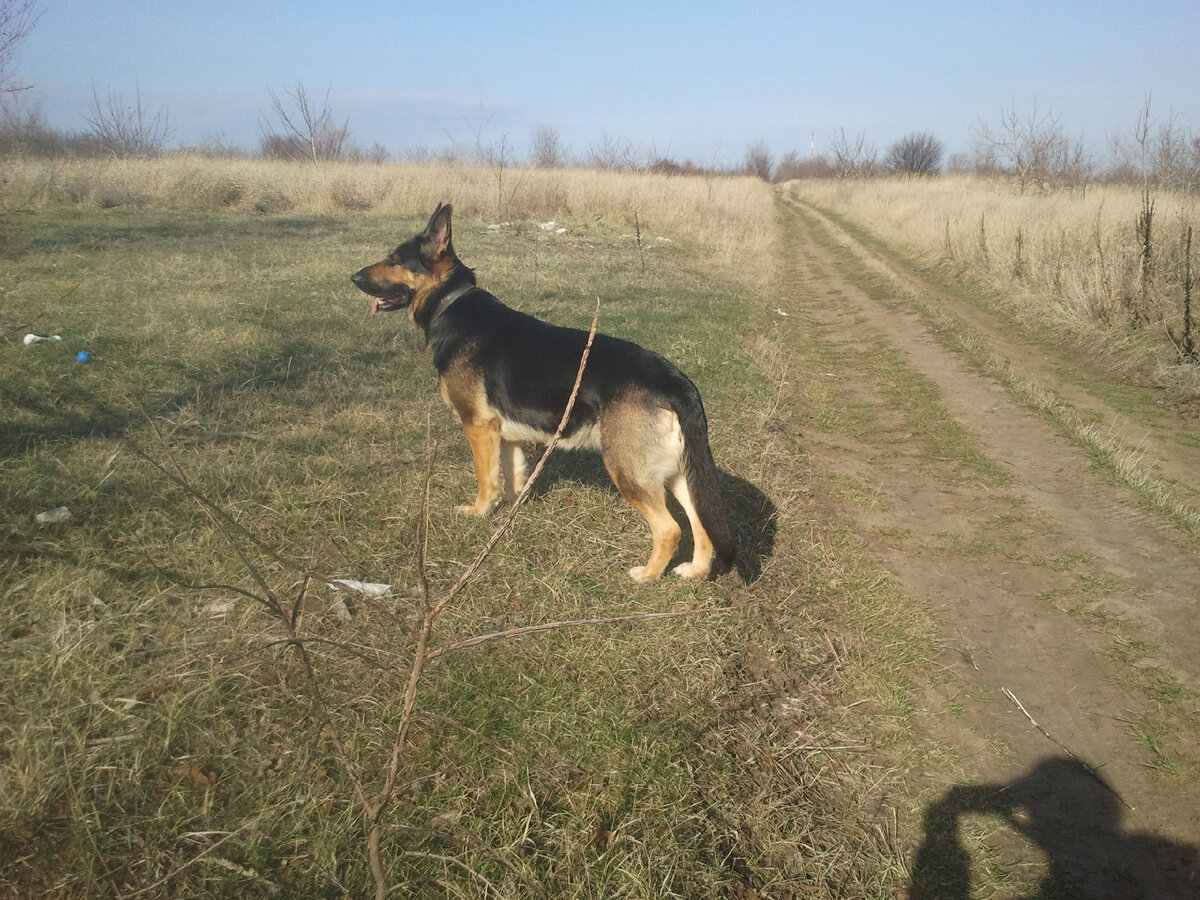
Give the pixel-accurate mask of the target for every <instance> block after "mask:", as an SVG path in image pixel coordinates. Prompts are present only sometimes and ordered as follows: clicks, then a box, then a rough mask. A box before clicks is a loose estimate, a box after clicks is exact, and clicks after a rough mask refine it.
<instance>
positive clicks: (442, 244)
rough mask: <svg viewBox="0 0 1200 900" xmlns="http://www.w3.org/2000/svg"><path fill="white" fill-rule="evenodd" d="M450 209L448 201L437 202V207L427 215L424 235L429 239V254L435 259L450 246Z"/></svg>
mask: <svg viewBox="0 0 1200 900" xmlns="http://www.w3.org/2000/svg"><path fill="white" fill-rule="evenodd" d="M451 209H452V207H451V206H450V204H449V203H439V204H438V208H437V209H436V210H434V213H433V215H432V216H430V217H429V225H428V226H426V228H425V235H426V237H427V238H428V240H429V255H430V258H432V259H437V258H438V257H440V256H441V255H442V254H444V253H445V252H446V250H447V249H448V248H449V247H450V212H451Z"/></svg>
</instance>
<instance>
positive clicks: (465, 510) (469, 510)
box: [455, 503, 496, 518]
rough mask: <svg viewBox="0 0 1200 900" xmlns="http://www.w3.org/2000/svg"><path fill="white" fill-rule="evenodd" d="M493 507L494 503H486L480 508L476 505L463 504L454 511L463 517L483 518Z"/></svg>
mask: <svg viewBox="0 0 1200 900" xmlns="http://www.w3.org/2000/svg"><path fill="white" fill-rule="evenodd" d="M495 505H496V504H495V503H486V504H484V505H483V506H480V505H479V504H478V503H464V504H462V505H461V506H456V507H455V509H456V510H457V511H458V512H459V513H461V514H462V515H464V516H476V517H477V518H483V517H484V516H486V515H487V514H488V513H490V512H491V511H492V507H493V506H495Z"/></svg>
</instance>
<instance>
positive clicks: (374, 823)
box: [363, 297, 600, 900]
mask: <svg viewBox="0 0 1200 900" xmlns="http://www.w3.org/2000/svg"><path fill="white" fill-rule="evenodd" d="M599 324H600V298H599V297H597V298H596V313H595V315H594V316H593V317H592V327H591V329H590V330H589V331H588V336H587V343H586V344H585V345H584V348H583V354H582V355H581V357H580V359H579V370H578V371H577V372H576V374H575V384H574V386H573V387H572V388H571V394H570V396H569V397H568V398H567V405H566V408H565V409H564V410H563V414H562V419H561V420H560V421H559V423H558V428H557V429H556V430H555V432H554V435H553V437H551V438H550V441H549V443H547V445H546V450H545V452H544V453H542V456H541V459H539V460H538V462H537V465H536V466H534V468H533V471H532V472H531V473H530V474H529V477H528V478H527V479H526V481H525V485H524V487H522V488H521V492H520V493H519V494H517V497H516V499H515V500H514V501H513V504H512V507H511V508H510V509H509V511H508V515H507V516H505V517H504V520H503V521H502V522H500V524H499V525H497V526H496V528H495V530H494V531H493V532H492V534H491V536H490V537H489V538H488V540H487V542H486V543H485V544H484V545H483V547H482V549H480V551H479V553H478V554H477V555H476V557H475V559H474V561H473V562H472V563H471V564H470V565H469V566H467V569H466V571H465V572H463V574H462V576H461V577H460V578H459V579H458V581H456V582H455V583H454V585H453V586H452V587H451V588H450V589H449V590H448V591H446V593H445V594H444V595H442V597H441V598H440V599H439V600H438V601H437V602H436V603H433V604H430V603H429V588H428V580H427V578H426V575H425V572H424V558H423V554H424V541H425V540H427V539H428V530H427V527H426V526H425V525H424V524H422V525H421V526H420V528H421V529H422V532H421V535H420V536H419V537H420V540H419V541H418V546H421V547H422V550H421V554H422V558H420V559H419V560H418V569H419V572H420V575H421V581H422V587H423V590H424V593H425V616H424V620H423V621H422V623H421V630H420V633H419V635H418V638H417V646H416V649H415V650H414V651H413V661H412V668H411V669H410V670H409V673H408V684H407V686H406V687H405V691H404V708H403V710H402V712H401V714H400V721H399V723H398V724H397V726H396V738H395V740H394V741H393V743H392V756H391V760H390V761H389V763H388V768H387V774H386V776H385V778H384V783H383V786H382V787H381V788H380V790H379V792H378V793H377V794H376V795H375V798H374V799H373V800H370V801H368V802H365V803H364V804H363V811H364V818H365V819H366V825H367V864H368V866H369V867H370V869H371V876H372V878H373V880H374V881H375V897H376V900H386V897H387V894H388V885H387V874H386V873H385V871H384V868H383V859H382V856H381V854H380V843H381V841H382V838H383V827H382V821H381V820H382V816H383V811H384V809H385V808H386V807H387V805H388V802H389V801H390V800H391V797H392V791H393V790H394V789H395V786H396V777H397V774H398V773H399V771H400V759H401V756H402V754H403V752H404V747H405V745H406V744H407V743H408V729H409V726H410V725H411V723H412V717H413V709H414V707H415V706H416V702H417V688H418V686H419V684H420V681H421V675H422V674H423V673H424V671H425V665H426V664H427V663H428V662H429V654H430V649H429V642H430V639H431V638H432V636H433V626H434V624H435V623H436V622H437V619H438V617H439V616H440V615H441V613H442V611H443V610H445V609H446V607H447V606H449V604H450V603H451V602H452V601H453V600H454V598H455V597H457V596H458V594H459V593H461V591H462V590H463V588H465V587H466V586H467V584H468V583H469V582H470V581H471V579H472V578H473V577H474V576H475V573H476V572H478V571H479V569H480V567H482V566H483V563H484V561H485V560H486V559H487V558H488V556H490V555H491V552H492V550H493V549H494V548H495V547H496V545H497V544H498V543H499V542H500V538H501V537H503V536H504V534H505V533H506V532H507V531H508V529H509V527H510V526H511V525H512V523H513V520H514V519H515V518H516V516H517V512H518V511H519V510H520V509H521V506H522V504H524V502H525V500H526V498H528V496H529V494H530V491H531V490H532V488H533V484H534V482H535V481H536V480H537V477H538V475H540V474H541V472H542V469H543V468H544V467H545V465H546V460H547V459H548V458H549V457H550V454H551V453H553V452H554V448H555V447H556V446H557V444H558V441H559V438H561V437H562V433H563V431H564V430H565V429H566V427H567V422H568V421H569V420H570V418H571V412H572V410H574V408H575V400H576V398H577V397H578V396H579V385H580V384H581V383H582V381H583V372H584V369H586V368H587V361H588V356H589V355H590V354H591V351H592V343H593V342H594V341H595V339H596V329H597V328H598V327H599ZM427 496H428V481H427V483H426V496H425V497H423V498H422V518H425V516H426V514H427V509H428V508H427Z"/></svg>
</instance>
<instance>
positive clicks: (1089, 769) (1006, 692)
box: [1000, 688, 1133, 812]
mask: <svg viewBox="0 0 1200 900" xmlns="http://www.w3.org/2000/svg"><path fill="white" fill-rule="evenodd" d="M1000 690H1002V691H1004V696H1006V697H1007V698H1008V699H1009V700H1011V701H1012V702H1013V703H1015V704H1017V709H1019V710H1020V711H1021V712H1023V713H1025V718H1027V719H1028V720H1029V721H1030V723H1032V725H1033V727H1034V728H1036V729H1037V730H1038V731H1040V732H1041V733H1042V734H1044V735H1045V736H1046V737H1047V738H1049V739H1050V740H1051V741H1053V742H1054V743H1055V744H1057V745H1058V746H1059V749H1061V750H1062V752H1063V753H1065V754H1067V756H1069V757H1071V759H1073V760H1075V762H1077V763H1079V764H1080V765H1081V766H1083V767H1084V768H1085V769H1086V770H1087V772H1088V774H1089V775H1091V776H1092V777H1093V778H1095V779H1096V780H1097V781H1098V782H1100V784H1102V785H1103V786H1104V787H1106V788H1108V790H1109V791H1110V792H1111V793H1112V795H1113V796H1114V797H1116V798H1117V799H1118V800H1120V801H1121V804H1122V805H1123V806H1124V807H1125V808H1126V809H1128V810H1129V811H1130V812H1132V811H1133V807H1132V806H1130V805H1129V804H1128V803H1126V802H1125V798H1124V797H1122V796H1121V795H1120V794H1118V793H1117V791H1116V789H1115V788H1113V786H1112V785H1111V784H1109V783H1108V782H1107V781H1105V780H1104V779H1103V778H1101V777H1100V773H1099V772H1097V771H1096V770H1095V769H1093V768H1092V767H1091V766H1089V765H1088V764H1087V763H1085V762H1084V761H1083V760H1082V759H1080V758H1079V757H1078V756H1076V755H1075V754H1074V753H1072V752H1071V750H1070V748H1069V747H1067V745H1066V744H1064V743H1063V742H1062V741H1060V740H1059V739H1058V738H1056V737H1055V736H1054V735H1052V734H1051V733H1050V732H1048V731H1047V730H1046V729H1045V728H1043V727H1042V726H1041V725H1039V724H1038V723H1037V721H1036V720H1035V719H1034V718H1033V716H1031V715H1030V714H1029V710H1027V709H1026V708H1025V706H1024V705H1023V704H1022V703H1021V701H1020V700H1018V699H1017V695H1016V694H1014V693H1013V692H1012V691H1010V690H1009V689H1008V688H1001V689H1000Z"/></svg>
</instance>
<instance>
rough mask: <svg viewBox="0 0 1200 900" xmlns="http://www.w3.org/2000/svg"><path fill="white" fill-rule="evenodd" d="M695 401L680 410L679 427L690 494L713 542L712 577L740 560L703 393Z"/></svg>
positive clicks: (678, 413)
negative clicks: (722, 490)
mask: <svg viewBox="0 0 1200 900" xmlns="http://www.w3.org/2000/svg"><path fill="white" fill-rule="evenodd" d="M693 396H694V402H693V403H688V404H686V405H685V406H684V408H683V409H676V411H675V414H676V416H678V417H679V427H680V430H681V431H682V432H683V470H684V477H685V478H686V479H687V486H688V491H689V493H690V494H691V495H692V503H693V505H694V506H695V507H696V514H697V515H699V516H700V524H702V525H703V526H704V530H705V531H706V532H708V538H709V540H710V541H712V545H713V551H714V558H713V566H712V570H711V572H710V574H712V575H718V574H720V573H722V572H726V571H728V570H729V569H730V568H732V567H733V563H734V560H735V559H736V558H737V542H736V541H735V540H734V537H733V528H732V527H731V526H730V524H729V511H728V510H727V509H726V507H725V500H724V498H723V497H722V496H721V486H720V484H719V483H718V481H717V465H716V463H715V462H714V461H713V456H712V448H710V447H709V445H708V419H707V418H706V417H705V415H704V404H703V403H702V402H701V400H700V395H699V392H695V393H694V394H693Z"/></svg>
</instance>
